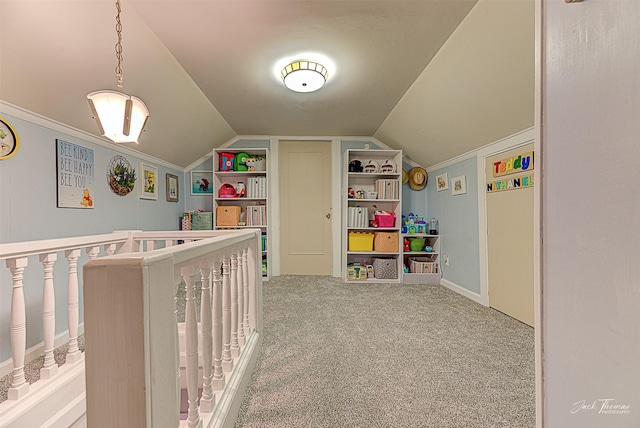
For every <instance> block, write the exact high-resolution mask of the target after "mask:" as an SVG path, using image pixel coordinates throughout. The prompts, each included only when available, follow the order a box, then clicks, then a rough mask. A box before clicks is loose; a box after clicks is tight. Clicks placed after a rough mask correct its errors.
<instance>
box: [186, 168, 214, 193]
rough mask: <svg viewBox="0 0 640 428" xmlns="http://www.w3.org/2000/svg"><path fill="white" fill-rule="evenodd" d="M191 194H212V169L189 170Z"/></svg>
mask: <svg viewBox="0 0 640 428" xmlns="http://www.w3.org/2000/svg"><path fill="white" fill-rule="evenodd" d="M191 194H192V195H213V171H191Z"/></svg>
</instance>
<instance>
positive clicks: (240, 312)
mask: <svg viewBox="0 0 640 428" xmlns="http://www.w3.org/2000/svg"><path fill="white" fill-rule="evenodd" d="M242 265H244V257H243V252H242V249H240V250H239V251H238V344H239V345H240V346H241V347H242V346H244V344H245V337H244V281H245V276H244V269H242Z"/></svg>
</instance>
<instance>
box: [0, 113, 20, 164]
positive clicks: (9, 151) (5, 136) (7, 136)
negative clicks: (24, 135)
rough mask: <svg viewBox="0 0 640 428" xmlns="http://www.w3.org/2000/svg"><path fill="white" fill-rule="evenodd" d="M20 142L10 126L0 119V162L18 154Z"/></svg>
mask: <svg viewBox="0 0 640 428" xmlns="http://www.w3.org/2000/svg"><path fill="white" fill-rule="evenodd" d="M18 147H20V140H19V139H18V134H17V133H16V130H15V129H13V126H11V124H10V123H9V122H8V121H7V120H5V119H3V118H1V117H0V160H3V159H9V158H10V157H12V156H14V155H15V154H16V153H17V152H18Z"/></svg>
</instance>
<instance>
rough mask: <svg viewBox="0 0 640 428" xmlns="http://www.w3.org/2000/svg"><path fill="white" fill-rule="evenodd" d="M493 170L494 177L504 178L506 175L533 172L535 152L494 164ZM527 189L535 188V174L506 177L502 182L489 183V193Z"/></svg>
mask: <svg viewBox="0 0 640 428" xmlns="http://www.w3.org/2000/svg"><path fill="white" fill-rule="evenodd" d="M492 169H493V176H494V177H503V176H506V175H512V174H519V173H527V172H530V171H533V152H532V151H531V152H526V153H523V154H521V155H518V156H513V157H510V158H507V159H503V160H500V161H497V162H494V163H493V165H492ZM526 187H533V174H528V175H519V176H517V177H512V178H506V177H505V178H503V179H501V180H497V181H492V182H490V183H487V193H492V192H501V191H503V190H513V189H522V188H526Z"/></svg>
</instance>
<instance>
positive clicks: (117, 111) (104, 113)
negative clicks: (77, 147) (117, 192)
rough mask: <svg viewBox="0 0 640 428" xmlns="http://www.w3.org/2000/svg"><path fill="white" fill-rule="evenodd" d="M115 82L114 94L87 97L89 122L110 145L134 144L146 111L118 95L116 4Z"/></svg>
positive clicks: (130, 98) (119, 50)
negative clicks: (93, 121)
mask: <svg viewBox="0 0 640 428" xmlns="http://www.w3.org/2000/svg"><path fill="white" fill-rule="evenodd" d="M116 10H117V11H118V14H117V15H116V34H117V35H118V42H117V43H116V59H117V60H118V64H117V65H116V78H117V79H118V91H111V90H101V91H95V92H91V93H90V94H89V95H87V99H88V101H89V106H90V107H91V112H92V113H93V118H94V119H95V120H96V122H97V123H98V128H99V130H100V134H102V135H104V136H105V137H107V138H108V139H110V140H111V141H113V142H114V143H137V142H138V138H140V134H141V133H142V131H143V130H144V126H145V124H146V123H147V119H148V117H149V110H148V109H147V106H146V105H145V104H144V102H143V101H142V100H141V99H140V98H137V97H134V96H129V95H126V94H125V93H123V92H122V67H121V66H120V64H121V63H122V23H121V22H120V0H117V1H116Z"/></svg>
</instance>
